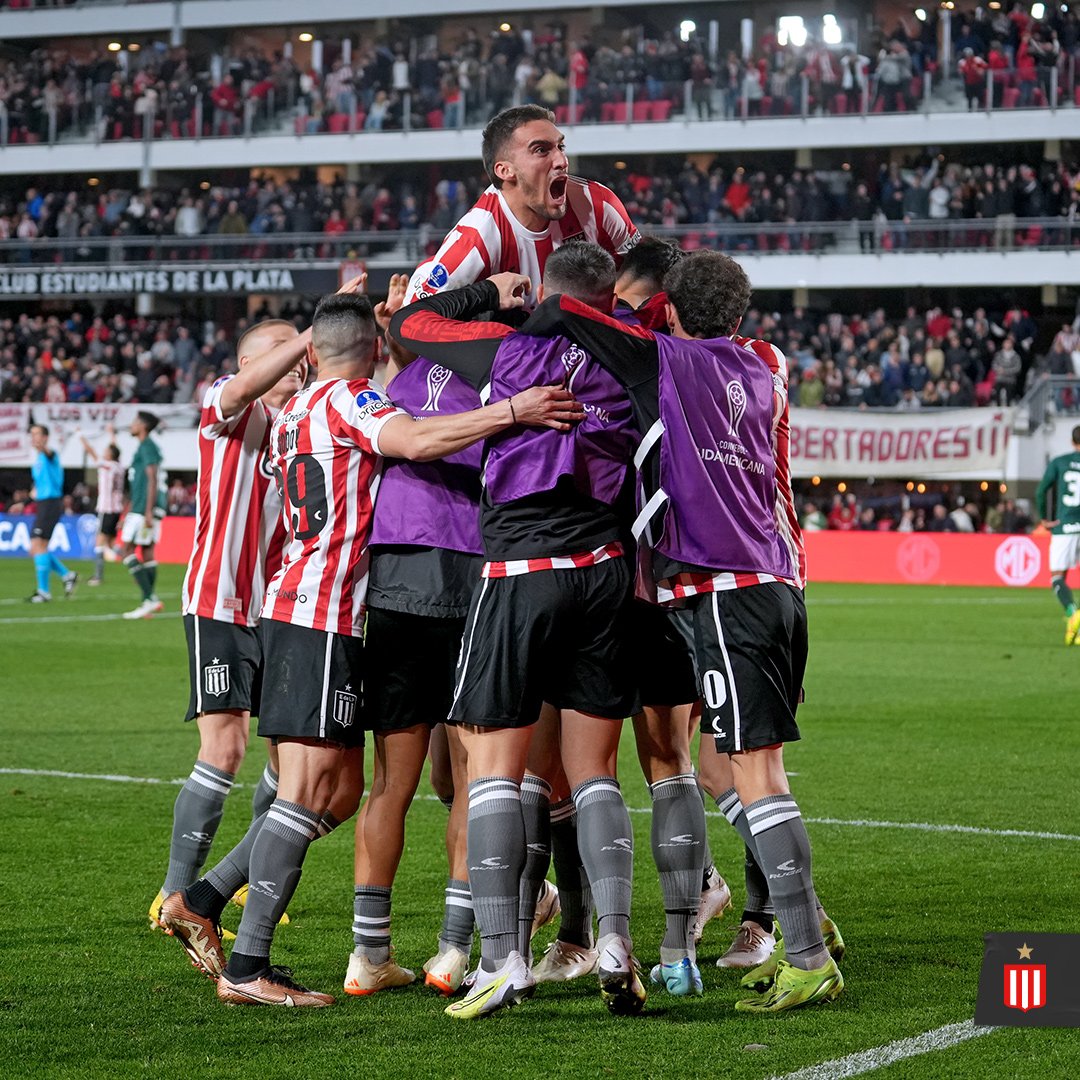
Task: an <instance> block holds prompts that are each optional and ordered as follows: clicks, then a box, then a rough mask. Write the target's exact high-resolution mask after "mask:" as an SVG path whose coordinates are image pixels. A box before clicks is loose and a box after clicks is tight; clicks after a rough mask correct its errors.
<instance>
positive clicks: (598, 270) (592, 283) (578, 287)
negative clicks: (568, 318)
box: [544, 240, 616, 314]
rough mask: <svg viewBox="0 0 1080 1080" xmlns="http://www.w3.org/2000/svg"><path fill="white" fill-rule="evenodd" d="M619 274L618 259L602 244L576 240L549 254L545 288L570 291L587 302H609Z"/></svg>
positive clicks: (545, 269)
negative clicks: (616, 266)
mask: <svg viewBox="0 0 1080 1080" xmlns="http://www.w3.org/2000/svg"><path fill="white" fill-rule="evenodd" d="M615 275H616V270H615V260H614V259H613V258H612V257H611V256H610V255H609V254H608V253H607V252H606V251H605V250H604V249H603V248H602V247H600V245H599V244H591V243H588V242H587V241H585V240H573V241H571V242H570V243H569V244H563V245H562V246H561V247H558V248H556V249H555V250H554V251H553V252H552V253H551V254H550V255H549V256H548V257H547V262H545V263H544V292H545V293H566V294H567V295H568V296H572V297H573V298H574V299H575V300H580V301H581V302H582V303H585V304H588V303H593V302H594V301H600V302H606V301H607V300H609V299H610V298H611V294H612V291H613V290H614V288H615ZM605 314H606V312H605Z"/></svg>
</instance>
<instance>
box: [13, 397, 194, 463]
mask: <svg viewBox="0 0 1080 1080" xmlns="http://www.w3.org/2000/svg"><path fill="white" fill-rule="evenodd" d="M140 410H144V411H146V412H152V413H154V415H155V416H158V417H160V418H161V427H160V428H159V429H158V430H157V431H156V432H155V434H154V439H155V441H157V442H158V443H163V442H164V443H169V442H172V441H173V440H174V439H175V440H176V441H177V443H178V448H179V451H180V457H182V458H183V462H181V461H180V460H179V458H177V457H176V455H174V458H175V460H171V459H170V455H169V453H168V452H167V451H166V447H165V446H164V445H163V446H162V450H163V452H165V454H166V456H165V462H166V465H169V464H170V463H171V464H172V467H173V468H174V469H188V468H195V467H196V464H197V463H195V464H191V463H188V460H187V459H188V458H191V459H192V461H193V462H194V455H195V451H194V449H193V447H194V445H195V439H194V438H193V431H192V429H193V428H194V427H195V426H196V425H197V424H198V422H199V411H198V409H196V408H195V406H194V405H121V404H106V403H101V404H75V403H73V402H71V403H69V402H60V403H54V404H36V405H23V404H10V405H0V468H8V469H25V468H29V467H30V465H31V463H32V462H33V460H34V451H33V449H32V447H31V446H30V434H29V431H30V425H31V424H44V425H45V426H46V427H47V428H48V429H49V442H50V445H51V446H53V448H54V449H57V450H59V451H60V462H61V464H62V465H64V466H65V467H66V468H75V467H79V466H82V465H84V464H86V459H87V455H86V452H85V449H84V447H83V445H82V440H81V439H80V438H79V433H81V434H82V435H83V436H84V437H85V438H86V439H87V441H88V442H89V443H90V444H91V445H92V446H94V447H95V448H96V449H98V450H99V451H100V450H102V449H104V447H105V443H106V433H105V429H106V426H107V425H110V424H111V425H112V427H113V428H114V429H115V430H116V435H117V442H118V443H119V444H120V449H121V451H127V452H125V453H123V454H122V456H121V460H122V461H123V462H124V463H125V464H126V463H127V462H129V461H130V460H131V455H132V453H134V449H135V446H134V440H133V439H131V437H130V436H129V435H128V434H127V429H128V427H130V425H131V421H132V420H134V419H135V414H136V413H137V412H139V411H140ZM177 433H182V436H181V437H179V438H177Z"/></svg>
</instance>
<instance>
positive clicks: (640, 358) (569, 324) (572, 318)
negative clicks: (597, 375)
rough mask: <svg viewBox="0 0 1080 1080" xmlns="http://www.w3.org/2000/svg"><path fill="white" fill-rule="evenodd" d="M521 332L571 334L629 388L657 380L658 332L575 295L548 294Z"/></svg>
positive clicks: (571, 338) (544, 335) (550, 334)
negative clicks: (630, 323) (614, 316)
mask: <svg viewBox="0 0 1080 1080" xmlns="http://www.w3.org/2000/svg"><path fill="white" fill-rule="evenodd" d="M518 333H520V334H532V335H533V336H534V337H566V338H569V339H570V340H571V341H573V342H575V343H576V344H578V345H580V346H582V348H584V349H585V350H586V351H588V352H589V353H590V354H591V355H592V356H593V357H594V358H595V359H596V361H597V363H599V364H601V365H603V366H604V367H605V368H607V369H608V371H610V372H611V374H612V375H614V376H615V378H616V379H618V380H619V382H621V383H622V384H623V386H625V387H626V388H627V389H628V390H633V389H636V388H638V387H641V386H643V385H644V384H646V383H649V382H655V381H656V377H657V365H658V359H657V351H656V334H654V333H653V332H652V331H651V330H646V329H644V328H643V327H640V326H628V325H626V324H625V323H621V322H619V321H618V320H617V319H612V318H611V317H610V316H608V315H604V314H603V313H602V312H600V311H597V310H596V308H592V307H589V306H588V304H583V303H581V302H580V301H579V300H574V299H573V298H572V297H569V296H565V295H558V296H551V297H548V298H546V299H545V300H544V302H543V303H542V304H541V305H540V306H539V307H538V308H537V309H536V310H535V311H534V312H533V313H532V315H531V316H530V317H529V319H528V321H527V322H526V323H525V324H524V325H523V326H522V327H521V329H520V330H519V331H518Z"/></svg>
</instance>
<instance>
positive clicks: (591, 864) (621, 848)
mask: <svg viewBox="0 0 1080 1080" xmlns="http://www.w3.org/2000/svg"><path fill="white" fill-rule="evenodd" d="M574 806H575V807H576V808H577V821H578V850H579V851H580V852H581V861H582V863H583V864H584V866H585V870H586V872H587V873H588V875H589V884H590V885H591V886H592V892H593V899H594V900H595V902H596V914H597V916H598V917H599V922H600V937H604V936H605V935H606V934H618V935H619V936H620V937H629V936H630V897H631V893H632V890H633V881H634V833H633V830H632V829H631V827H630V815H629V814H628V813H627V812H626V804H625V803H624V802H623V797H622V790H621V788H620V787H619V782H618V780H616V779H615V777H613V776H594V777H593V778H592V779H590V780H586V781H585V782H584V783H583V784H580V785H579V786H578V787H577V788H575V789H574Z"/></svg>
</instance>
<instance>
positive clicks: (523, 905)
mask: <svg viewBox="0 0 1080 1080" xmlns="http://www.w3.org/2000/svg"><path fill="white" fill-rule="evenodd" d="M550 799H551V785H550V784H549V783H548V782H547V781H546V780H542V779H541V778H540V777H539V776H526V777H525V778H524V779H523V780H522V781H521V820H522V824H523V825H524V826H525V869H524V871H523V872H522V875H521V887H520V889H519V890H518V952H520V953H521V955H522V956H525V957H527V956H528V955H529V941H530V940H531V938H532V923H533V916H534V915H535V914H536V900H537V897H538V896H539V894H540V885H541V883H542V882H543V880H544V878H545V877H546V876H547V872H548V865H549V864H550V863H551V802H550Z"/></svg>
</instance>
